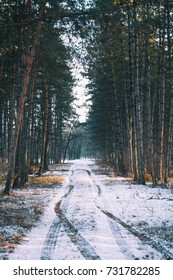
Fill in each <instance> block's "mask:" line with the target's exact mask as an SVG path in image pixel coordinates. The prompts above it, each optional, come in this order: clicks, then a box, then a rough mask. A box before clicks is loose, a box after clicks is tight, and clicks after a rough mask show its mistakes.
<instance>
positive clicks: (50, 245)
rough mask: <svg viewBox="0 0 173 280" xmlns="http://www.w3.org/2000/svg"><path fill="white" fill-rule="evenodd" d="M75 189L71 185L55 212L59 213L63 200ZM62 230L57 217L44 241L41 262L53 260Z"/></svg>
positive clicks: (57, 204)
mask: <svg viewBox="0 0 173 280" xmlns="http://www.w3.org/2000/svg"><path fill="white" fill-rule="evenodd" d="M73 188H74V186H72V185H69V190H68V192H67V193H66V194H65V195H64V196H63V197H62V198H61V200H60V201H58V202H57V203H56V205H55V212H57V211H58V209H59V208H60V205H61V202H62V200H63V199H65V198H66V197H67V196H68V195H69V194H70V193H71V191H72V190H73ZM60 228H61V220H60V218H59V217H58V215H56V216H55V218H54V220H53V221H52V224H51V226H50V228H49V231H48V234H47V236H46V239H45V241H44V245H43V248H42V252H41V260H51V256H52V253H53V251H54V249H55V247H56V244H57V238H58V234H59V230H60Z"/></svg>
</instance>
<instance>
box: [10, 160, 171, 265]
mask: <svg viewBox="0 0 173 280" xmlns="http://www.w3.org/2000/svg"><path fill="white" fill-rule="evenodd" d="M92 165H93V162H92V161H89V160H78V161H77V160H76V161H74V162H73V164H72V166H71V168H70V170H69V172H68V178H67V180H66V181H65V182H64V184H63V186H62V187H61V189H60V190H59V192H58V195H56V196H55V197H54V198H53V199H52V201H51V203H50V204H49V206H48V207H47V210H46V212H45V214H44V216H43V218H42V220H41V222H40V223H39V225H38V226H37V227H35V228H33V230H32V231H31V233H30V235H28V239H27V241H26V242H25V243H24V244H22V245H20V246H18V248H17V249H16V250H15V252H14V253H12V254H11V255H10V259H23V260H25V259H38V260H39V259H44V260H51V259H52V260H67V259H68V260H72V259H73V260H77V259H78V260H79V259H81V260H82V259H83V260H84V259H87V260H94V259H97V260H99V259H118V260H125V259H129V260H134V259H164V258H165V254H167V255H168V256H169V257H170V258H172V256H173V251H171V250H168V249H167V248H166V247H163V246H162V245H161V244H160V245H158V244H157V242H155V241H154V240H153V241H152V240H151V238H150V237H147V236H146V237H145V238H144V237H143V234H142V232H140V231H139V230H136V227H133V226H132V225H131V224H130V223H129V219H131V223H132V222H134V224H136V223H137V222H138V224H139V225H140V224H142V223H143V224H144V223H148V224H147V226H150V223H153V224H152V225H156V224H157V223H160V222H162V223H163V222H164V221H165V220H169V222H170V224H171V223H172V212H173V209H172V206H171V205H172V201H171V199H170V196H171V197H172V196H173V195H172V192H171V191H170V192H165V193H163V194H162V197H163V196H164V198H165V200H166V201H167V204H165V202H164V205H167V206H165V207H167V208H166V210H167V212H165V213H166V214H165V216H164V217H162V220H161V221H160V220H159V218H160V214H157V213H156V211H155V208H154V205H153V204H152V199H150V197H149V198H148V197H147V196H148V195H149V196H151V195H152V197H153V198H155V197H157V198H158V201H159V203H160V202H161V200H162V199H160V197H158V195H159V191H160V190H151V193H149V191H148V187H147V186H140V188H141V191H139V186H138V189H137V186H133V185H132V186H127V185H125V184H124V185H123V183H120V184H119V185H118V184H116V187H115V185H110V186H107V185H106V184H104V180H103V176H100V177H99V176H98V175H96V174H95V173H94V172H93V170H92V168H91V167H92ZM139 194H140V195H139ZM121 195H123V197H122V199H121ZM160 195H161V194H160ZM154 196H155V197H154ZM149 200H150V202H149ZM148 203H150V204H148ZM154 203H155V202H154ZM169 206H170V207H169ZM135 207H137V208H138V212H137V210H136V208H135ZM158 207H160V205H158ZM133 208H134V209H133ZM168 209H169V211H168ZM132 210H133V211H132ZM144 213H145V214H144ZM155 215H157V216H155ZM146 221H147V222H146Z"/></svg>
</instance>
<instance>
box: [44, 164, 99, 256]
mask: <svg viewBox="0 0 173 280" xmlns="http://www.w3.org/2000/svg"><path fill="white" fill-rule="evenodd" d="M77 170H78V169H77ZM77 170H76V171H77ZM85 171H86V172H87V173H88V175H90V171H88V170H85ZM73 175H74V170H72V171H71V175H70V176H69V177H70V185H69V191H68V192H67V193H66V194H65V195H64V196H63V197H62V198H61V200H60V201H58V202H57V203H56V205H55V212H56V214H57V215H56V217H55V218H54V220H53V222H52V224H51V226H50V229H49V232H48V234H47V236H46V239H45V242H44V245H43V249H42V252H41V260H51V256H52V255H53V252H54V250H55V247H56V244H57V240H58V234H59V231H60V228H61V227H62V226H63V228H64V230H65V233H66V234H67V236H68V237H69V238H70V240H71V242H72V243H73V244H74V245H75V246H76V247H77V249H78V250H79V252H80V253H81V254H82V256H83V257H84V258H85V259H86V260H99V259H100V257H99V256H98V255H97V254H96V252H95V250H94V248H93V247H92V246H91V244H90V243H89V242H88V241H87V240H86V239H85V238H84V237H82V235H81V234H80V233H79V232H78V229H77V228H76V227H75V226H74V225H73V224H72V222H70V221H69V220H68V219H67V217H66V215H65V213H64V212H65V211H66V209H67V208H68V205H69V195H70V194H71V192H72V190H73V188H74V185H73V180H72V176H73ZM64 199H67V201H65V206H64V207H63V210H61V204H62V201H63V200H64Z"/></svg>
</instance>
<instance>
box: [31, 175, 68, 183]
mask: <svg viewBox="0 0 173 280" xmlns="http://www.w3.org/2000/svg"><path fill="white" fill-rule="evenodd" d="M63 181H64V178H63V177H58V176H41V177H29V178H28V182H29V183H61V182H63Z"/></svg>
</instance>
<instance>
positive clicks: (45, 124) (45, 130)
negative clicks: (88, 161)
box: [39, 70, 49, 176]
mask: <svg viewBox="0 0 173 280" xmlns="http://www.w3.org/2000/svg"><path fill="white" fill-rule="evenodd" d="M44 93H45V101H44V122H43V143H42V152H41V162H40V168H39V176H41V175H42V172H43V169H44V166H45V154H46V152H45V151H46V150H47V148H48V139H47V136H48V110H49V103H48V98H49V95H48V84H47V79H46V74H45V70H44ZM47 168H48V166H47Z"/></svg>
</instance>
